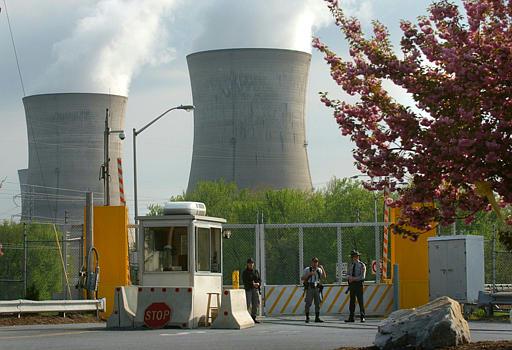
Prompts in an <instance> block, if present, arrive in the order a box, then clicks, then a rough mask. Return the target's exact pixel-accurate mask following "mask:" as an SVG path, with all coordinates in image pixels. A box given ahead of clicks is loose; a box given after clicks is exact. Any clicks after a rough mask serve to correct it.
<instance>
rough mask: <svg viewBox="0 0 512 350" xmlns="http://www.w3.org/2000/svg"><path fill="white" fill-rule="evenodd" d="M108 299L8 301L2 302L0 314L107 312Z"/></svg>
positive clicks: (0, 303) (0, 302)
mask: <svg viewBox="0 0 512 350" xmlns="http://www.w3.org/2000/svg"><path fill="white" fill-rule="evenodd" d="M105 308H106V299H105V298H103V299H98V300H44V301H33V300H25V299H18V300H8V301H0V314H17V315H18V317H19V316H20V315H21V314H24V313H40V312H96V313H98V312H99V311H105Z"/></svg>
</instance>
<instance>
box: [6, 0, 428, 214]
mask: <svg viewBox="0 0 512 350" xmlns="http://www.w3.org/2000/svg"><path fill="white" fill-rule="evenodd" d="M6 2H7V6H8V7H7V9H8V13H9V17H10V20H11V25H12V29H13V31H14V40H15V44H16V48H17V52H18V57H19V63H20V68H21V73H22V76H23V81H24V86H25V92H26V95H31V94H35V93H53V92H100V93H108V92H109V91H110V92H112V93H118V94H127V95H128V109H127V115H126V128H125V130H126V131H127V135H128V136H130V135H131V130H132V128H140V127H141V126H143V125H144V124H146V123H147V122H149V121H150V120H152V119H153V118H154V117H156V116H157V115H158V114H160V113H161V112H162V111H164V110H166V109H168V108H169V107H172V106H175V105H179V104H189V103H192V96H191V89H190V82H189V77H188V70H187V66H186V55H187V54H189V53H192V52H195V51H201V50H207V49H222V48H234V47H272V48H284V49H296V50H302V51H308V52H310V51H311V50H310V41H311V38H310V37H311V34H312V32H313V34H314V35H316V36H319V37H320V38H321V39H322V40H323V41H324V42H326V43H327V44H328V45H329V46H331V47H332V48H334V49H335V50H336V51H337V52H338V53H342V54H343V55H344V56H346V54H347V52H346V51H347V49H346V43H345V41H344V38H343V36H342V35H340V34H339V32H338V30H337V28H336V27H335V26H334V24H333V21H332V18H331V17H330V15H329V13H328V11H327V10H326V7H325V4H324V1H322V0H280V1H274V0H261V1H254V0H201V1H191V0H6ZM341 3H342V4H343V6H344V7H345V8H346V10H347V11H348V12H349V13H351V14H354V15H356V16H357V17H359V18H360V19H361V20H362V22H363V24H364V25H365V27H366V28H368V26H369V24H370V21H371V20H372V19H379V20H380V21H382V22H383V23H384V24H386V25H388V26H389V29H390V31H391V33H392V37H393V41H394V42H395V43H397V42H398V41H399V34H400V31H399V20H400V19H415V18H416V17H417V16H418V15H421V14H424V13H425V9H426V8H427V6H428V5H429V3H430V1H427V0H414V1H411V0H345V1H343V0H342V1H341ZM0 6H1V7H2V11H1V13H0V161H1V162H0V181H1V180H2V179H4V178H6V181H5V182H4V184H3V186H2V188H1V189H0V219H4V218H6V219H9V218H11V216H12V215H16V214H19V213H20V212H21V207H20V201H19V199H17V200H16V199H13V197H14V196H15V195H16V194H19V183H18V176H17V170H18V169H22V168H26V167H27V166H28V147H27V132H26V123H25V115H24V109H23V103H22V100H21V99H22V97H23V91H22V88H21V84H20V79H19V76H18V71H17V66H16V60H15V57H14V53H13V47H12V43H11V38H10V35H9V28H8V24H7V17H6V11H5V8H4V3H3V1H1V2H0ZM337 90H338V88H337V87H336V85H334V83H333V82H332V81H331V79H330V76H329V70H328V67H327V65H326V64H325V63H324V61H323V59H322V57H321V55H320V54H319V53H318V52H315V51H313V52H312V62H311V69H310V82H309V93H308V101H307V116H306V118H307V123H306V125H307V129H306V133H307V138H308V144H309V146H308V154H309V164H310V168H311V175H312V179H313V185H314V186H315V187H321V186H323V185H324V184H325V183H326V182H327V181H328V180H329V179H330V178H332V177H333V176H336V177H339V178H340V177H346V176H351V175H354V174H356V173H357V171H356V170H355V168H354V166H353V159H352V157H351V149H352V147H353V146H352V144H351V143H350V141H349V140H348V138H346V137H343V136H341V134H340V132H339V131H338V128H337V125H336V123H335V121H334V119H333V117H332V115H331V112H330V110H329V109H327V108H325V107H323V106H322V105H321V104H320V103H319V100H318V95H317V93H318V91H330V92H335V91H337ZM396 96H397V97H398V98H399V99H401V101H403V102H410V100H409V99H408V97H407V96H405V94H403V93H401V92H400V91H398V90H397V91H396ZM158 123H159V124H158V127H156V126H155V127H152V128H150V129H148V130H147V131H145V132H144V134H141V135H140V136H139V137H138V138H137V141H138V142H137V144H138V147H137V156H138V157H137V158H138V169H139V171H138V186H139V208H140V209H139V211H141V213H144V211H145V208H146V206H147V204H149V203H163V202H164V201H165V200H166V199H168V198H169V197H170V196H171V195H176V194H180V193H182V192H183V191H184V190H186V187H187V183H188V176H189V172H190V161H191V155H192V142H193V116H192V115H191V114H190V113H186V112H181V111H176V112H171V114H170V115H168V116H166V117H165V118H163V119H162V120H160V121H159V122H158ZM171 134H172V135H173V137H169V135H171ZM99 165H100V164H92V165H91V166H94V167H99ZM124 173H125V191H126V192H127V200H128V204H129V205H130V208H132V207H133V191H132V188H133V182H132V173H133V166H132V144H131V137H127V138H126V139H125V141H124ZM131 215H132V212H130V216H131Z"/></svg>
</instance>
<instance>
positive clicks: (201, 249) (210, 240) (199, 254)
mask: <svg viewBox="0 0 512 350" xmlns="http://www.w3.org/2000/svg"><path fill="white" fill-rule="evenodd" d="M196 233H197V234H196V242H197V246H196V262H197V264H196V266H197V271H207V272H215V273H220V272H221V261H220V256H221V248H220V247H221V232H220V228H211V229H208V228H203V227H198V228H197V231H196Z"/></svg>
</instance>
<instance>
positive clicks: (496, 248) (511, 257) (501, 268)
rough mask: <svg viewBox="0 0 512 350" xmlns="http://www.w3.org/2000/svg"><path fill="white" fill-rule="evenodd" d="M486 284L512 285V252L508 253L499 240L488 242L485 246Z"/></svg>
mask: <svg viewBox="0 0 512 350" xmlns="http://www.w3.org/2000/svg"><path fill="white" fill-rule="evenodd" d="M484 261H485V283H486V284H492V285H495V284H511V283H512V263H511V261H512V252H509V251H506V250H505V249H504V248H503V246H502V245H501V244H500V243H499V242H498V241H497V239H490V240H486V241H485V244H484Z"/></svg>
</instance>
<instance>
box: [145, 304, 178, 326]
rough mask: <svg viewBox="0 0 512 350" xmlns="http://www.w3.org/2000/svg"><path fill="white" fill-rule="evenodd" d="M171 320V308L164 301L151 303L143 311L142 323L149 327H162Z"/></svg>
mask: <svg viewBox="0 0 512 350" xmlns="http://www.w3.org/2000/svg"><path fill="white" fill-rule="evenodd" d="M170 320H171V308H170V307H169V306H168V305H167V304H166V303H153V304H151V305H149V306H148V307H147V308H146V310H145V311H144V324H145V325H146V326H148V327H149V328H163V327H164V326H165V325H166V324H167V323H168V322H169V321H170Z"/></svg>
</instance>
